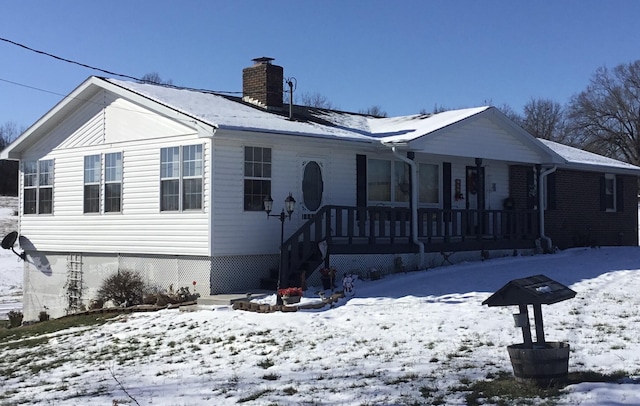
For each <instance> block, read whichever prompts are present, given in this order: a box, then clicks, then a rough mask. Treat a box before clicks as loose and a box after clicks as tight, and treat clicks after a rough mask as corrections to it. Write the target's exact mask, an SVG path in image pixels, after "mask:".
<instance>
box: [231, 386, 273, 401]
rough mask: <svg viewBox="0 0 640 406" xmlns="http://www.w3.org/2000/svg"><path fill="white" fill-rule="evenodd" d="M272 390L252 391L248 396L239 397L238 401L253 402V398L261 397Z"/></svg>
mask: <svg viewBox="0 0 640 406" xmlns="http://www.w3.org/2000/svg"><path fill="white" fill-rule="evenodd" d="M270 392H273V390H271V389H263V390H259V391H257V392H254V393H252V394H251V395H249V396H247V397H244V398H240V399H238V403H246V402H251V401H252V400H256V399H259V398H260V397H262V396H263V395H266V394H267V393H270Z"/></svg>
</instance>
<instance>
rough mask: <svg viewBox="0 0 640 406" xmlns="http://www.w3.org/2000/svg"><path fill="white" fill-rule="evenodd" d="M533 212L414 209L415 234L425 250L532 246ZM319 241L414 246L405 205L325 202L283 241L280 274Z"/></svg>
mask: <svg viewBox="0 0 640 406" xmlns="http://www.w3.org/2000/svg"><path fill="white" fill-rule="evenodd" d="M537 215H538V212H537V211H535V210H464V209H462V210H458V209H452V210H442V209H419V210H418V224H417V226H418V238H419V239H420V241H422V242H423V243H424V244H425V251H427V252H440V251H458V250H460V251H463V250H475V249H493V248H510V247H512V248H521V247H523V246H533V241H534V240H535V239H536V238H537V237H538V234H539V233H538V221H537ZM321 241H326V247H327V253H328V254H365V253H408V252H417V251H418V248H417V247H416V245H415V244H414V243H413V241H412V238H411V212H410V210H409V209H408V208H396V207H383V206H375V207H350V206H324V207H323V208H322V209H320V210H319V211H318V212H317V213H316V214H315V215H314V216H313V217H312V218H311V219H309V220H307V222H305V223H304V224H303V225H302V226H301V227H300V228H299V229H298V230H297V231H296V232H294V233H293V234H292V235H291V236H290V237H289V238H288V239H287V240H286V241H285V242H284V244H283V247H282V248H283V252H285V253H286V255H287V256H286V257H285V258H288V260H287V259H285V261H284V264H283V267H284V269H283V271H284V272H283V275H285V276H286V277H287V278H288V276H289V275H291V273H292V272H295V271H297V270H298V269H299V267H300V265H301V264H302V263H304V262H305V261H307V260H308V258H310V257H311V256H314V255H317V254H318V250H319V247H318V243H319V242H321ZM316 266H317V265H316ZM307 271H313V270H307ZM309 274H310V272H309ZM307 276H309V275H307Z"/></svg>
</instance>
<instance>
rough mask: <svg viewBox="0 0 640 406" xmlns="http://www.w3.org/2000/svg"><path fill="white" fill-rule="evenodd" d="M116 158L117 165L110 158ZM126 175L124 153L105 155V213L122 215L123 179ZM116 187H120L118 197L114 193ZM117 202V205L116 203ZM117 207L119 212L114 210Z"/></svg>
mask: <svg viewBox="0 0 640 406" xmlns="http://www.w3.org/2000/svg"><path fill="white" fill-rule="evenodd" d="M111 157H115V158H116V161H115V164H112V163H111V162H110V160H109V158H111ZM123 174H124V154H123V153H122V152H109V153H105V154H104V186H103V196H104V197H103V201H104V203H103V212H104V213H122V190H123V187H122V179H123ZM114 186H118V188H117V189H118V191H117V196H116V195H115V194H114V193H113V189H114ZM114 202H116V203H114ZM116 206H117V210H113V208H114V207H116Z"/></svg>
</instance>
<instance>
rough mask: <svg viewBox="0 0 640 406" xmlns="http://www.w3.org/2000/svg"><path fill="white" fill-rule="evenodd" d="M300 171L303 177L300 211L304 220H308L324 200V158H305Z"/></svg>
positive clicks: (301, 162)
mask: <svg viewBox="0 0 640 406" xmlns="http://www.w3.org/2000/svg"><path fill="white" fill-rule="evenodd" d="M300 171H301V176H300V178H301V179H302V185H301V196H302V201H301V202H300V212H301V213H302V220H308V219H310V218H311V217H312V216H313V215H314V214H315V213H316V211H318V209H320V208H321V207H322V205H323V202H324V171H325V164H324V160H323V159H318V158H303V159H302V160H301V161H300Z"/></svg>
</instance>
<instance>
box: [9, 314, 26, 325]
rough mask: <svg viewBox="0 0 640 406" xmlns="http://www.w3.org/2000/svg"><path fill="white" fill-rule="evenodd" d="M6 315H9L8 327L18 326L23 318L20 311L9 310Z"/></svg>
mask: <svg viewBox="0 0 640 406" xmlns="http://www.w3.org/2000/svg"><path fill="white" fill-rule="evenodd" d="M7 316H8V317H9V328H13V327H20V326H21V325H22V319H23V318H24V315H23V314H22V312H18V311H15V310H11V311H10V312H9V313H7Z"/></svg>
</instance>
